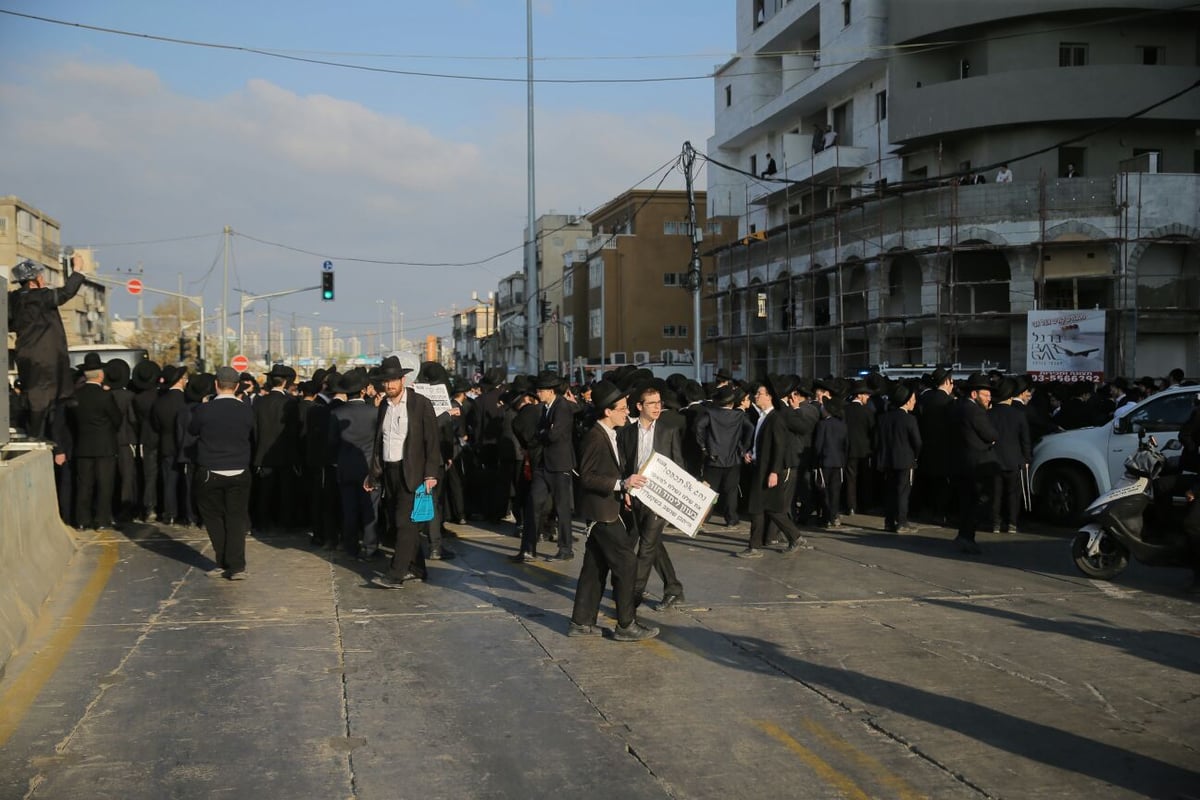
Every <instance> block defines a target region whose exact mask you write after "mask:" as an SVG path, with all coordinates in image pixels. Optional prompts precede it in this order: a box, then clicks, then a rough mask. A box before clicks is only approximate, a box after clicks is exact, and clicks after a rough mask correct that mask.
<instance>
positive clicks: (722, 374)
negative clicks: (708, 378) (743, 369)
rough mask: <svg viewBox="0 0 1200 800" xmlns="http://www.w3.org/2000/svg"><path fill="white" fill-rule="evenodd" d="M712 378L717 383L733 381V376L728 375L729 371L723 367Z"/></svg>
mask: <svg viewBox="0 0 1200 800" xmlns="http://www.w3.org/2000/svg"><path fill="white" fill-rule="evenodd" d="M713 378H714V379H715V380H718V381H731V380H733V376H732V375H730V374H729V370H727V369H725V367H721V368H720V369H718V370H717V372H716V374H715V375H713Z"/></svg>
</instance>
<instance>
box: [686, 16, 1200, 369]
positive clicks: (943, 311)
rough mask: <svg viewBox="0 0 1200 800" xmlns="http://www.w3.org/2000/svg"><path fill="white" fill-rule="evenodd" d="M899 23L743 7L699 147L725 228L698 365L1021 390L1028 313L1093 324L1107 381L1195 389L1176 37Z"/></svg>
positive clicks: (1189, 199)
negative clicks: (984, 367) (1062, 312)
mask: <svg viewBox="0 0 1200 800" xmlns="http://www.w3.org/2000/svg"><path fill="white" fill-rule="evenodd" d="M896 5H897V4H895V3H889V2H886V1H885V0H874V2H871V1H869V0H865V1H864V0H855V2H854V3H853V4H851V3H849V2H840V0H792V2H788V3H782V2H780V3H773V2H770V1H769V0H768V2H766V3H764V2H761V1H760V0H743V1H742V2H739V6H738V45H739V54H738V56H737V57H736V58H734V59H732V60H731V61H730V62H729V63H728V64H726V65H724V66H723V67H722V68H721V69H719V70H718V73H717V77H716V87H715V105H716V112H717V113H716V133H715V134H714V136H713V138H712V139H711V140H710V141H709V146H708V155H709V159H710V162H711V163H710V164H709V165H708V167H709V168H708V175H709V179H708V180H709V190H708V210H709V214H710V215H721V214H729V215H733V216H737V217H738V218H739V219H740V220H741V224H740V227H741V230H740V239H739V243H738V244H734V245H731V246H728V247H724V248H721V249H720V250H718V251H716V252H715V256H716V260H715V263H716V276H715V278H716V282H715V287H712V289H711V290H712V291H713V293H714V295H715V299H716V301H717V309H718V311H717V314H718V318H717V320H716V325H717V336H716V340H715V341H716V344H717V351H718V363H719V364H723V365H728V366H730V367H731V368H732V369H733V370H734V371H735V372H736V373H737V374H739V375H741V376H743V377H754V376H757V375H761V374H764V373H766V372H776V371H796V372H800V373H803V374H809V375H824V374H829V373H834V374H849V373H852V372H855V371H857V370H859V369H861V368H864V367H867V366H868V365H871V364H878V363H881V362H891V363H905V362H923V363H930V362H963V363H983V362H990V363H992V364H995V365H997V366H999V367H1002V368H1006V369H1010V370H1022V369H1024V367H1025V357H1026V314H1027V312H1029V311H1032V310H1038V309H1096V308H1099V309H1104V310H1105V311H1106V314H1105V318H1106V330H1105V334H1106V338H1105V347H1104V351H1105V372H1106V373H1107V374H1125V375H1133V374H1138V375H1141V374H1152V375H1161V374H1165V373H1166V372H1167V371H1169V370H1170V369H1172V368H1175V367H1182V368H1184V369H1185V371H1186V372H1188V374H1189V375H1197V374H1200V324H1198V322H1200V319H1198V318H1200V313H1198V309H1200V246H1198V245H1200V176H1198V175H1197V174H1196V172H1197V163H1196V162H1197V159H1198V156H1197V153H1198V152H1200V146H1198V145H1197V131H1196V127H1195V120H1196V119H1200V91H1197V90H1196V89H1197V81H1196V69H1195V64H1196V63H1197V60H1196V59H1197V55H1198V53H1197V43H1196V40H1195V37H1194V36H1190V37H1189V36H1187V35H1183V34H1182V33H1181V28H1180V26H1181V25H1190V27H1189V29H1190V30H1193V31H1194V30H1195V25H1194V23H1195V22H1196V17H1195V15H1194V14H1191V13H1190V12H1188V13H1183V12H1173V11H1171V10H1170V8H1169V6H1170V5H1172V4H1165V3H1158V2H1142V3H1123V4H1120V7H1119V8H1117V7H1116V6H1112V7H1108V8H1107V9H1100V10H1097V9H1096V8H1091V9H1089V10H1084V9H1082V8H1081V6H1080V5H1079V4H1076V3H1065V2H1038V3H1022V2H1011V3H1003V4H1000V3H996V4H991V3H987V4H985V3H966V4H964V3H943V2H940V0H930V2H926V3H922V4H917V5H915V6H914V5H913V4H907V5H906V6H905V9H906V11H905V15H904V19H902V20H901V19H896V18H895V17H893V18H891V19H889V11H890V10H891V9H892V8H893V7H894V6H896ZM1091 5H1092V6H1093V7H1094V6H1095V5H1096V4H1091ZM1100 5H1101V6H1108V5H1109V4H1103V3H1102V4H1100ZM1135 41H1136V42H1139V43H1142V44H1137V45H1135V44H1134V42H1135ZM1018 56H1020V57H1018ZM950 112H953V113H950ZM831 132H832V135H831ZM772 154H773V155H772ZM772 162H778V163H779V165H780V166H779V168H776V170H775V171H774V172H772V171H771V169H770V166H768V165H772ZM1010 164H1011V166H1010ZM997 178H999V179H1000V182H997ZM1009 178H1011V180H1007V179H1009Z"/></svg>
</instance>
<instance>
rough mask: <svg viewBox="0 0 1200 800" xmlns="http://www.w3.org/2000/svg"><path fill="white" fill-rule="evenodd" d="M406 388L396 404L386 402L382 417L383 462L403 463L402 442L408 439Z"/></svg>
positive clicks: (389, 401)
mask: <svg viewBox="0 0 1200 800" xmlns="http://www.w3.org/2000/svg"><path fill="white" fill-rule="evenodd" d="M407 397H408V387H405V388H404V391H403V392H401V393H400V397H399V399H398V400H397V401H396V402H394V403H393V402H392V401H391V400H390V399H389V400H387V411H385V412H384V415H383V460H384V461H385V462H387V461H403V460H404V442H405V440H406V439H408V403H407V402H405V401H406V399H407Z"/></svg>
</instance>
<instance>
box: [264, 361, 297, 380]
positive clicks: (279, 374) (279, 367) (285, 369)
mask: <svg viewBox="0 0 1200 800" xmlns="http://www.w3.org/2000/svg"><path fill="white" fill-rule="evenodd" d="M267 377H268V378H283V379H285V380H289V381H294V380H296V370H294V369H292V368H291V367H289V366H288V365H287V364H275V365H274V366H272V367H271V371H270V372H268V373H267Z"/></svg>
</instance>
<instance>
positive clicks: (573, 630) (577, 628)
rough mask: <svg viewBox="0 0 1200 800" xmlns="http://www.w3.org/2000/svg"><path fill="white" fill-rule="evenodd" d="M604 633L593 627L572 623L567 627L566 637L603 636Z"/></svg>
mask: <svg viewBox="0 0 1200 800" xmlns="http://www.w3.org/2000/svg"><path fill="white" fill-rule="evenodd" d="M603 635H604V631H603V630H601V629H600V628H599V627H597V626H595V625H580V624H579V623H577V622H572V623H571V624H570V625H568V626H567V636H603Z"/></svg>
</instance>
